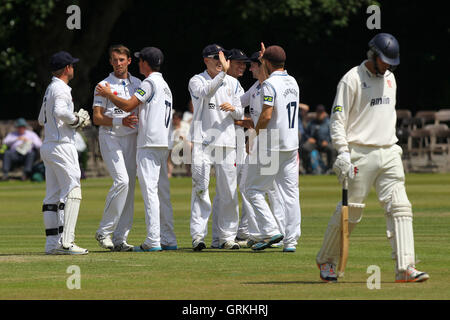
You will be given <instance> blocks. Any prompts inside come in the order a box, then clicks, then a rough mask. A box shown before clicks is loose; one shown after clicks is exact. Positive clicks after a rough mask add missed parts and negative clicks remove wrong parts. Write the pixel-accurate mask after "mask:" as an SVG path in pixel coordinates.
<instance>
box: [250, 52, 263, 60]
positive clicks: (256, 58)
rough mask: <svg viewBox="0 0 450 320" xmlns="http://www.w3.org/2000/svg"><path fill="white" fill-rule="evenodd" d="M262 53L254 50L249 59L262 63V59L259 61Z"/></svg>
mask: <svg viewBox="0 0 450 320" xmlns="http://www.w3.org/2000/svg"><path fill="white" fill-rule="evenodd" d="M260 54H261V51H256V52H253V53H252V55H251V56H250V58H249V60H250V61H251V62H259V63H261V61H259V55H260Z"/></svg>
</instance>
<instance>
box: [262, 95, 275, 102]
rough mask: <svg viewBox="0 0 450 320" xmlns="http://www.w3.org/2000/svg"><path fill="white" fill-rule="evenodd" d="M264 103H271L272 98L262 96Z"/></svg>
mask: <svg viewBox="0 0 450 320" xmlns="http://www.w3.org/2000/svg"><path fill="white" fill-rule="evenodd" d="M264 102H273V97H271V96H264Z"/></svg>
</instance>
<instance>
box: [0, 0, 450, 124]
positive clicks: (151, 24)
mask: <svg viewBox="0 0 450 320" xmlns="http://www.w3.org/2000/svg"><path fill="white" fill-rule="evenodd" d="M372 3H375V4H378V5H379V6H380V8H381V30H369V29H368V28H367V27H366V21H367V19H368V18H369V16H370V14H367V13H366V9H367V7H368V5H370V4H372ZM72 4H76V5H78V6H79V7H80V9H81V29H80V30H69V29H67V27H66V20H67V19H68V17H69V16H70V14H68V13H66V9H67V7H68V6H69V5H72ZM380 31H381V32H389V33H392V34H394V35H395V36H396V37H397V39H398V40H399V42H400V51H401V65H400V67H399V68H398V69H397V71H396V72H395V74H396V78H397V84H398V97H397V108H398V109H410V110H411V111H412V112H413V113H415V112H416V111H418V110H438V109H441V108H443V107H449V106H450V78H449V76H448V74H447V72H448V70H450V59H449V58H448V57H449V56H450V46H449V44H450V41H449V40H450V23H449V19H448V13H447V11H446V10H445V6H444V4H443V2H440V1H427V2H424V1H406V0H397V1H377V2H374V1H367V0H361V1H357V0H345V1H338V0H335V1H333V0H279V1H267V0H264V1H254V0H253V1H231V0H224V1H221V2H211V1H189V2H188V1H184V2H180V1H174V0H165V1H142V0H129V1H125V0H110V1H103V0H100V1H87V0H80V1H56V0H36V1H24V0H14V1H12V0H9V1H8V0H7V1H4V2H2V4H0V50H1V51H0V104H1V110H2V113H1V116H0V117H1V119H14V118H17V117H19V116H23V117H25V118H26V119H36V118H37V116H38V114H39V108H40V105H41V100H42V96H43V94H44V90H45V87H46V86H47V85H48V83H49V81H50V78H51V76H50V73H49V71H48V69H47V66H48V60H49V57H50V55H51V54H52V53H54V52H56V51H59V50H67V51H69V52H71V53H72V54H73V55H74V56H75V57H79V58H80V59H81V61H80V62H79V64H77V65H76V68H75V79H74V80H73V81H71V82H70V86H71V87H72V88H73V90H72V94H73V97H74V103H75V106H76V109H78V108H80V107H84V108H86V107H87V109H88V110H91V105H92V95H93V89H94V87H95V84H96V83H97V82H98V81H100V80H102V79H103V78H105V77H106V76H107V75H108V73H109V72H111V67H110V65H109V62H108V53H107V49H108V47H109V46H110V45H111V44H117V43H122V44H124V45H126V46H128V47H129V48H130V49H131V50H132V51H133V52H134V51H138V50H139V49H141V48H142V47H144V46H156V47H159V48H161V49H162V51H163V52H164V54H165V64H164V66H163V68H162V72H163V74H164V77H165V78H166V80H167V82H168V83H169V85H170V87H171V89H172V92H173V95H174V107H175V109H177V110H179V111H184V110H185V109H186V106H187V103H188V100H189V93H188V90H187V85H188V81H189V79H190V77H192V76H193V75H194V74H197V73H200V72H202V71H203V69H204V65H203V61H202V58H201V52H202V49H203V47H204V46H205V45H207V44H209V43H219V44H221V45H223V46H224V47H225V48H240V49H242V50H243V51H244V52H246V53H247V54H248V55H250V54H251V53H252V52H254V51H257V50H258V49H259V44H260V42H261V41H263V42H264V43H265V44H266V46H268V45H271V44H278V45H281V46H282V47H284V48H285V50H286V53H287V63H286V68H287V70H288V72H289V73H290V74H291V75H293V76H294V77H295V78H296V79H297V81H298V82H299V85H300V89H301V102H303V103H306V104H308V105H310V106H311V110H312V111H314V109H315V106H316V105H317V104H324V105H325V106H326V107H327V108H328V109H329V108H331V104H332V102H333V99H334V95H335V90H336V85H337V83H338V81H339V79H340V78H341V77H342V76H343V75H344V73H345V72H347V71H348V70H349V69H350V68H351V67H353V66H355V65H358V64H360V63H361V61H362V60H363V59H365V57H366V51H367V43H368V41H369V40H370V38H371V37H372V36H373V35H375V34H376V33H378V32H380ZM130 72H131V73H132V74H133V75H135V76H138V77H140V78H142V76H141V75H139V74H138V68H137V64H136V61H133V63H132V65H131V67H130ZM253 81H254V80H253V79H251V74H250V72H247V73H246V74H245V75H244V77H243V78H242V79H241V83H242V85H243V87H244V88H245V89H247V88H249V86H250V85H251V84H252V83H253Z"/></svg>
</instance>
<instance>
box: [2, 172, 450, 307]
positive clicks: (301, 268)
mask: <svg viewBox="0 0 450 320" xmlns="http://www.w3.org/2000/svg"><path fill="white" fill-rule="evenodd" d="M406 181H407V192H408V196H409V198H410V200H411V202H412V204H413V210H414V232H415V249H416V255H417V257H418V259H419V260H420V262H419V264H418V269H420V270H424V271H427V272H428V273H429V274H430V277H431V278H430V280H428V281H427V282H424V283H409V284H396V283H394V261H393V260H391V258H390V254H391V249H390V245H389V242H388V240H387V239H386V235H385V234H386V227H385V218H384V215H383V211H382V209H381V207H380V206H379V204H378V202H377V200H376V198H375V192H374V191H372V193H371V194H370V197H369V198H368V199H367V202H366V204H367V206H366V209H365V211H364V216H363V220H362V221H361V223H360V224H359V225H358V227H357V228H356V229H355V231H354V233H353V234H352V236H351V240H350V256H349V261H348V265H347V270H346V276H345V278H344V279H342V280H340V282H339V283H337V284H329V283H322V282H321V281H320V279H319V274H318V269H317V267H316V265H315V255H316V253H317V251H318V250H319V248H320V245H321V241H322V237H323V233H324V231H325V229H326V226H327V222H328V219H329V217H330V215H331V214H332V212H333V210H334V208H335V205H336V203H337V202H338V201H339V199H340V187H339V185H338V183H337V180H336V177H335V176H300V198H301V206H302V236H301V238H300V240H299V246H298V248H297V252H295V253H283V252H282V251H281V249H267V250H265V251H262V252H252V250H251V249H241V250H236V251H224V250H213V249H206V250H204V251H203V252H193V251H192V249H191V239H190V234H189V217H190V209H189V208H190V194H191V180H190V179H189V178H173V179H171V196H172V203H173V208H174V219H175V221H174V225H175V232H176V235H177V237H178V245H179V250H178V251H174V252H156V253H138V252H135V253H128V252H124V253H112V252H108V251H106V250H103V249H101V248H100V247H99V246H98V245H97V242H96V240H95V239H94V234H95V231H96V229H97V227H98V224H99V222H100V218H101V214H102V210H103V205H104V201H105V197H106V194H107V192H108V189H109V187H110V184H111V179H109V178H104V179H88V180H83V181H82V191H83V200H82V204H81V210H80V215H79V219H78V225H77V230H76V240H77V243H78V244H79V245H80V246H82V247H85V248H88V249H89V251H90V253H89V254H88V255H86V256H46V255H44V254H43V248H44V242H45V236H44V227H43V219H42V213H41V206H42V199H43V197H44V194H45V184H44V183H31V182H19V181H9V182H4V183H1V184H0V299H7V300H8V299H13V300H15V299H69V300H70V299H89V300H90V299H101V300H102V299H121V300H123V299H150V300H154V299H157V300H172V299H177V300H178V299H188V300H190V299H195V300H217V299H226V300H248V299H249V300H265V299H269V300H272V299H275V300H309V299H314V300H322V299H369V300H372V299H388V300H391V299H436V300H441V299H445V300H447V299H450V272H449V266H450V233H449V231H450V189H449V186H450V174H409V175H407V177H406ZM211 196H213V193H212V194H211ZM144 237H145V222H144V207H143V202H142V197H141V193H140V189H139V188H137V190H136V204H135V218H134V225H133V229H132V231H131V233H130V237H129V242H130V243H131V244H134V245H137V244H140V243H141V242H142V241H143V239H144ZM210 241H211V234H209V235H208V236H207V238H206V242H207V245H208V246H209V244H210ZM71 265H76V266H78V267H79V268H80V272H81V289H79V290H77V289H73V290H69V289H68V288H67V286H66V281H67V279H68V278H69V277H70V276H71V274H69V273H67V272H66V271H67V268H68V267H69V266H71ZM371 265H376V266H378V267H379V268H380V269H381V288H380V289H373V290H370V289H368V287H367V279H368V277H369V276H371V274H368V273H367V268H368V267H369V266H371Z"/></svg>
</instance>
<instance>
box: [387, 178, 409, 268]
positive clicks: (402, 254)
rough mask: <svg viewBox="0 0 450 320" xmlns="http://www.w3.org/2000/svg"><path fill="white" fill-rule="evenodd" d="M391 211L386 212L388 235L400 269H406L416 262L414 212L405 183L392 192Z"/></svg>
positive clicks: (393, 254) (393, 255)
mask: <svg viewBox="0 0 450 320" xmlns="http://www.w3.org/2000/svg"><path fill="white" fill-rule="evenodd" d="M388 207H389V208H390V212H387V213H386V226H387V231H386V235H387V237H388V239H389V241H390V242H391V246H392V257H393V258H394V259H396V261H397V269H398V271H405V270H406V269H407V268H408V266H409V265H414V264H415V258H414V256H415V253H414V233H413V225H412V221H413V218H412V217H413V214H412V210H411V203H410V202H409V200H408V197H407V195H406V190H405V187H404V185H403V184H399V185H398V186H396V187H395V188H394V190H393V192H392V199H391V203H390V205H389V206H388Z"/></svg>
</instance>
